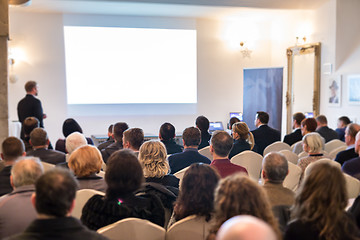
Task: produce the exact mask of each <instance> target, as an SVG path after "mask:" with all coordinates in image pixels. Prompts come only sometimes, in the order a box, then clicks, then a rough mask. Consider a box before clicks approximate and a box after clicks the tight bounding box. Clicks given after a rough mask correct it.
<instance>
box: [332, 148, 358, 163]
mask: <svg viewBox="0 0 360 240" xmlns="http://www.w3.org/2000/svg"><path fill="white" fill-rule="evenodd" d="M357 157H359V154H357V153H356V152H355V148H349V149H347V150H344V151H341V152H339V153H338V154H336V157H335V161H336V162H338V163H340V164H341V165H343V164H344V162H346V161H347V160H350V159H353V158H357Z"/></svg>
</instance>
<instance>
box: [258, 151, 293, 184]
mask: <svg viewBox="0 0 360 240" xmlns="http://www.w3.org/2000/svg"><path fill="white" fill-rule="evenodd" d="M262 167H263V171H264V172H265V175H266V179H267V180H268V181H269V182H273V183H282V182H283V181H284V179H285V177H286V175H287V174H288V171H289V166H288V161H287V160H286V158H285V156H284V155H283V154H281V153H277V152H271V153H268V154H266V156H265V157H264V159H263V163H262Z"/></svg>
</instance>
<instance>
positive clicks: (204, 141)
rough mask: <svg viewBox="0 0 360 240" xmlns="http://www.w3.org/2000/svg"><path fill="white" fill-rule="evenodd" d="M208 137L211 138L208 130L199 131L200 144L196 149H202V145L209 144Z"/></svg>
mask: <svg viewBox="0 0 360 240" xmlns="http://www.w3.org/2000/svg"><path fill="white" fill-rule="evenodd" d="M210 138H211V135H210V133H209V132H208V131H206V132H201V141H200V145H199V147H198V149H202V148H204V147H207V146H209V145H210V144H209V141H210Z"/></svg>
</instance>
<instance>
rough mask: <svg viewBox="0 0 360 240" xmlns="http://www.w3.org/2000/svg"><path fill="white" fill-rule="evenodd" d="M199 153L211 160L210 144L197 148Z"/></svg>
mask: <svg viewBox="0 0 360 240" xmlns="http://www.w3.org/2000/svg"><path fill="white" fill-rule="evenodd" d="M199 153H200V154H201V155H203V156H205V157H207V158H208V159H210V161H212V160H213V157H212V155H211V153H210V146H207V147H204V148H202V149H200V150H199Z"/></svg>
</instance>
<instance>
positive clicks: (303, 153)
mask: <svg viewBox="0 0 360 240" xmlns="http://www.w3.org/2000/svg"><path fill="white" fill-rule="evenodd" d="M308 155H309V154H308V153H307V152H305V151H302V152H301V153H299V155H298V157H299V158H302V157H307V156H308Z"/></svg>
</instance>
